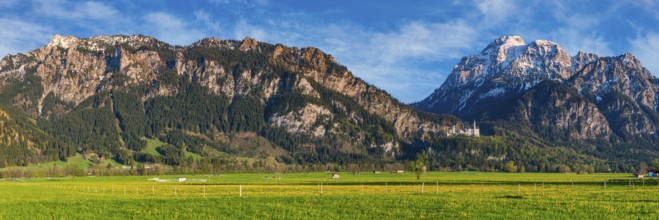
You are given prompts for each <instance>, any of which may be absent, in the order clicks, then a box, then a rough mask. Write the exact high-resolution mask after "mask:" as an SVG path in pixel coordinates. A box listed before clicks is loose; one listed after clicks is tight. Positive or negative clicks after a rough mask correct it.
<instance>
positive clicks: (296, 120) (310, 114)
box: [270, 104, 332, 137]
mask: <svg viewBox="0 0 659 220" xmlns="http://www.w3.org/2000/svg"><path fill="white" fill-rule="evenodd" d="M331 118H332V113H331V112H330V111H329V110H327V109H326V108H324V107H322V106H318V105H314V104H307V105H306V106H304V108H302V109H300V110H298V111H293V112H289V113H288V114H286V115H277V114H275V115H274V116H273V117H272V118H270V124H272V125H274V126H277V127H283V128H285V129H286V130H287V131H288V132H291V133H307V132H309V131H311V132H312V134H313V136H314V137H322V136H324V135H325V132H326V131H325V130H326V128H325V125H327V124H328V123H329V122H330V121H331Z"/></svg>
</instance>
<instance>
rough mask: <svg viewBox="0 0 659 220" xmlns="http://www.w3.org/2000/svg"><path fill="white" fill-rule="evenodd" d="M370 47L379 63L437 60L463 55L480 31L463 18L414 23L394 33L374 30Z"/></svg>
mask: <svg viewBox="0 0 659 220" xmlns="http://www.w3.org/2000/svg"><path fill="white" fill-rule="evenodd" d="M373 35H374V36H373V40H372V41H371V45H369V46H370V47H372V48H373V49H375V50H371V51H373V52H374V53H376V54H378V56H374V58H376V59H378V62H384V63H387V64H393V63H395V62H398V61H400V60H401V59H424V60H437V59H446V58H458V57H462V56H464V55H466V54H464V53H465V52H466V51H467V49H469V48H471V47H472V46H473V45H472V44H473V43H474V42H475V40H476V37H477V35H478V32H477V31H476V30H475V29H473V28H472V27H470V26H468V25H467V24H466V23H464V22H462V21H458V22H450V23H431V24H428V23H421V22H411V23H408V24H406V25H404V26H402V27H401V28H400V30H399V31H397V32H394V33H384V34H381V33H375V34H373ZM373 55H375V54H373Z"/></svg>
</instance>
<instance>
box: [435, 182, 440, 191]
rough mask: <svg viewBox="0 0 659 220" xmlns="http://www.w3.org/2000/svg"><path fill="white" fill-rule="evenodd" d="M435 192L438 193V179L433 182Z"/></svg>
mask: <svg viewBox="0 0 659 220" xmlns="http://www.w3.org/2000/svg"><path fill="white" fill-rule="evenodd" d="M435 193H439V181H437V182H435Z"/></svg>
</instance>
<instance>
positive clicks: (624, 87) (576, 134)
mask: <svg viewBox="0 0 659 220" xmlns="http://www.w3.org/2000/svg"><path fill="white" fill-rule="evenodd" d="M657 85H658V84H657V80H656V78H655V77H654V76H653V75H652V74H651V73H650V72H648V71H647V70H646V69H645V68H643V66H642V65H641V63H640V62H639V61H638V60H637V59H636V58H634V56H633V55H631V54H624V55H621V56H617V57H600V56H598V55H596V54H590V53H583V52H579V53H578V54H576V55H575V56H573V57H570V56H569V55H568V54H567V53H566V52H565V51H564V50H563V49H562V48H561V47H560V45H558V44H555V43H553V42H549V41H543V40H536V41H534V42H532V43H530V44H525V43H524V41H523V40H522V39H521V38H519V37H517V36H511V37H501V38H499V39H496V40H495V41H494V42H493V43H491V44H490V45H488V46H487V47H486V48H485V49H484V50H483V51H482V52H481V53H480V54H478V55H472V56H467V57H465V58H463V59H462V60H461V61H460V62H459V63H458V64H457V65H456V66H455V68H454V69H453V71H452V72H451V74H450V75H449V76H448V78H447V80H446V81H445V82H444V83H443V84H442V85H441V86H440V87H439V88H438V89H437V90H435V92H434V93H433V94H431V95H430V96H428V97H427V98H425V99H424V100H422V101H420V102H418V103H415V104H414V106H415V107H417V108H419V109H422V110H426V111H430V112H435V113H446V114H455V115H457V116H459V117H461V118H463V119H473V118H478V119H482V120H491V119H495V120H498V119H504V120H513V121H515V120H521V121H525V122H528V123H529V124H530V125H531V126H532V127H533V128H534V130H535V131H536V132H537V133H539V134H543V136H545V137H547V138H548V139H556V138H557V137H560V138H562V139H567V140H575V139H576V140H584V139H607V138H611V137H612V135H614V136H617V137H623V138H625V139H627V140H633V139H639V138H640V139H647V138H650V139H652V138H656V126H655V124H656V122H657V105H656V100H657V91H658V90H657ZM560 138H559V139H560Z"/></svg>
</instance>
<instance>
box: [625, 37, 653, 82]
mask: <svg viewBox="0 0 659 220" xmlns="http://www.w3.org/2000/svg"><path fill="white" fill-rule="evenodd" d="M630 44H631V47H632V48H631V51H632V53H633V54H634V55H636V57H638V59H639V60H641V63H643V66H645V68H647V69H648V70H650V72H652V73H653V74H655V75H656V74H659V52H658V51H659V34H658V33H655V32H650V33H648V34H646V35H642V36H639V37H637V38H636V39H634V40H631V41H630Z"/></svg>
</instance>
